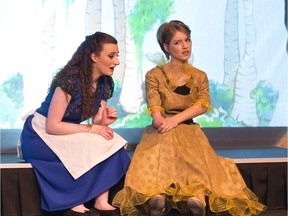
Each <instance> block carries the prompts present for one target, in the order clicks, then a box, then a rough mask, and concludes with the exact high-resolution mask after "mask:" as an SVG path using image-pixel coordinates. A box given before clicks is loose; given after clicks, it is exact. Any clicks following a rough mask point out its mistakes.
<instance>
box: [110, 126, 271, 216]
mask: <svg viewBox="0 0 288 216" xmlns="http://www.w3.org/2000/svg"><path fill="white" fill-rule="evenodd" d="M203 193H204V194H205V195H206V197H207V198H208V203H209V207H210V210H211V211H212V212H224V211H228V212H229V213H230V214H232V215H235V216H240V215H245V216H246V215H247V216H248V215H258V214H260V213H261V212H262V211H264V210H265V208H266V207H265V206H264V205H263V204H261V203H259V202H258V198H257V197H256V195H255V194H254V193H253V192H252V191H251V190H249V188H248V187H247V186H246V184H245V182H244V180H243V178H242V176H241V174H240V172H239V170H238V168H237V166H236V165H235V163H234V162H233V160H231V159H229V158H223V157H220V156H218V155H216V153H215V152H214V150H213V149H212V148H211V146H210V144H209V141H208V139H207V137H206V136H205V134H204V133H203V131H202V130H201V128H200V127H199V125H198V124H191V125H186V124H180V125H178V126H177V127H176V128H174V129H172V130H171V131H169V132H168V133H164V134H160V133H158V132H157V130H156V129H154V128H153V127H152V126H148V127H147V128H146V129H145V131H144V134H143V137H142V139H141V141H140V143H139V144H138V145H137V148H136V150H135V152H134V155H133V157H132V161H131V163H130V166H129V169H128V171H127V174H126V179H125V184H124V188H123V189H122V190H121V191H119V192H118V193H117V194H116V196H115V197H114V200H113V205H114V206H117V207H119V208H120V210H121V213H122V215H129V216H134V215H135V216H136V215H147V212H148V204H147V201H148V200H149V199H150V198H151V197H153V196H154V195H159V194H161V195H163V196H164V197H165V199H166V206H165V213H168V212H169V211H170V210H171V209H172V208H173V209H178V210H179V211H180V212H181V213H188V212H189V209H188V206H187V204H186V201H187V199H188V198H189V197H193V196H198V195H199V194H203Z"/></svg>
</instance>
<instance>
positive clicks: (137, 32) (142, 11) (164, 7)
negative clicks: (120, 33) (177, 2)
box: [128, 0, 174, 71]
mask: <svg viewBox="0 0 288 216" xmlns="http://www.w3.org/2000/svg"><path fill="white" fill-rule="evenodd" d="M173 2H174V1H173V0H138V1H137V3H136V4H135V7H134V10H133V11H132V12H131V13H130V15H129V19H128V26H129V29H130V32H131V35H132V37H133V38H134V43H135V46H136V55H137V60H138V62H139V68H138V70H139V71H140V70H141V67H142V59H143V56H142V46H143V42H144V38H145V36H146V34H147V32H149V31H150V30H151V29H152V28H153V26H154V25H155V24H156V23H157V21H159V22H160V23H163V22H165V21H166V20H167V19H168V17H169V16H170V15H171V13H172V12H173Z"/></svg>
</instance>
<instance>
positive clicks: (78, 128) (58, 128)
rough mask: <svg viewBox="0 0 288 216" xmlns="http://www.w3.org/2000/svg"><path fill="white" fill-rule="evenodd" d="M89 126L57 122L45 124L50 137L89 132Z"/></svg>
mask: <svg viewBox="0 0 288 216" xmlns="http://www.w3.org/2000/svg"><path fill="white" fill-rule="evenodd" d="M90 129H91V125H89V124H74V123H68V122H59V123H57V124H53V125H49V123H47V124H46V132H47V133H48V134H52V135H69V134H75V133H81V132H89V130H90Z"/></svg>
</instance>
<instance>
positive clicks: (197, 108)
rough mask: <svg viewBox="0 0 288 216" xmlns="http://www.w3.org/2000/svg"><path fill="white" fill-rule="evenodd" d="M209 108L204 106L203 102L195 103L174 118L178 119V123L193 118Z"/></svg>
mask: <svg viewBox="0 0 288 216" xmlns="http://www.w3.org/2000/svg"><path fill="white" fill-rule="evenodd" d="M206 111H207V109H205V108H203V107H202V105H201V104H195V105H193V106H191V107H189V108H188V109H186V110H184V111H182V112H180V113H178V114H176V115H175V116H174V118H175V119H176V120H177V122H178V124H180V123H181V122H184V121H186V120H189V119H193V118H195V117H197V116H199V115H201V114H203V113H205V112H206Z"/></svg>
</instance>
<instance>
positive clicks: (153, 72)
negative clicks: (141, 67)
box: [146, 66, 163, 78]
mask: <svg viewBox="0 0 288 216" xmlns="http://www.w3.org/2000/svg"><path fill="white" fill-rule="evenodd" d="M162 74H163V72H162V69H161V67H159V66H156V67H154V68H152V69H151V70H149V71H148V72H147V73H146V78H147V77H155V76H159V75H162Z"/></svg>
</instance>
